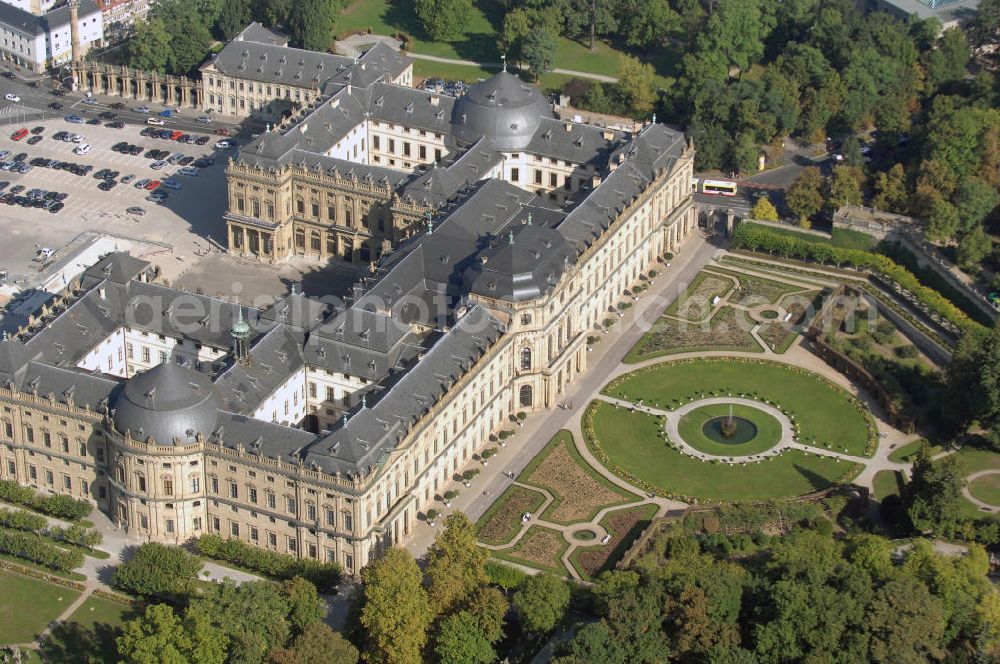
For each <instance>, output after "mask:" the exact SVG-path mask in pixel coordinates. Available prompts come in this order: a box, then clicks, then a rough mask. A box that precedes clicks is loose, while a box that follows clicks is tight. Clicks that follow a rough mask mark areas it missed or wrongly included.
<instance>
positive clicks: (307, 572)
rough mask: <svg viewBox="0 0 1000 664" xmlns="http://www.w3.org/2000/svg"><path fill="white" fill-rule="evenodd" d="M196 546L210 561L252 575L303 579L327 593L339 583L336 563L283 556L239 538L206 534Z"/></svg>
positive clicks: (338, 568) (339, 573)
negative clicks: (232, 566) (231, 566)
mask: <svg viewBox="0 0 1000 664" xmlns="http://www.w3.org/2000/svg"><path fill="white" fill-rule="evenodd" d="M195 546H196V547H197V549H198V553H200V554H202V555H203V556H205V557H207V558H215V559H216V560H222V561H224V562H228V563H232V564H234V565H237V566H239V567H243V568H245V569H248V570H250V571H252V572H259V573H260V574H263V575H265V576H269V577H271V578H275V579H291V578H294V577H296V576H301V577H302V578H303V579H305V580H307V581H310V582H312V584H313V585H314V586H316V589H317V590H318V591H319V592H321V593H324V594H333V593H335V592H336V591H337V585H338V584H339V583H340V577H341V570H340V565H338V564H337V563H321V562H319V561H317V560H312V559H311V558H296V557H295V556H290V555H287V554H284V553H276V552H274V551H268V550H267V549H261V548H259V547H256V546H253V545H251V544H247V543H245V542H242V541H240V540H238V539H225V538H223V537H221V536H219V535H214V534H211V533H207V534H205V535H202V536H201V537H199V538H198V540H197V542H196V543H195Z"/></svg>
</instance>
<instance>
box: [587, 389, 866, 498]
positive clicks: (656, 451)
mask: <svg viewBox="0 0 1000 664" xmlns="http://www.w3.org/2000/svg"><path fill="white" fill-rule="evenodd" d="M584 417H585V424H584V430H585V432H587V433H588V434H591V433H592V435H588V437H587V444H588V445H589V446H590V448H591V451H592V452H593V453H594V454H595V456H597V457H598V458H599V459H602V460H604V459H607V463H608V467H609V470H612V472H615V473H616V474H618V475H619V476H620V477H622V478H623V479H626V480H628V481H633V480H638V481H639V482H641V483H643V484H644V485H646V486H650V487H653V488H655V489H656V490H658V491H659V492H661V493H665V494H668V495H676V496H680V497H687V498H699V499H707V500H718V501H740V500H767V499H770V498H785V497H789V496H798V495H803V494H807V493H812V492H813V491H817V490H820V489H825V488H827V487H829V486H832V485H834V484H836V483H838V482H840V481H842V480H846V479H849V478H851V477H854V476H855V475H856V474H857V472H858V471H859V470H860V469H861V466H860V464H856V463H850V462H845V461H838V460H836V459H833V458H830V457H821V456H818V455H815V454H809V453H806V452H801V451H799V450H786V451H784V452H783V453H782V454H780V455H778V456H776V457H772V458H769V459H767V460H765V461H760V462H748V463H747V464H746V465H735V464H724V463H712V462H705V461H700V460H698V459H695V458H693V457H690V456H688V455H686V454H684V453H682V452H678V451H677V450H675V449H673V448H671V447H669V446H668V445H667V444H666V442H665V441H663V440H662V438H660V437H659V432H660V430H661V429H660V420H659V418H656V417H654V416H652V415H648V414H646V413H642V412H634V411H631V410H628V409H624V408H615V407H614V406H612V405H611V404H608V403H605V402H594V403H593V404H591V406H590V408H588V411H587V413H586V414H585V415H584Z"/></svg>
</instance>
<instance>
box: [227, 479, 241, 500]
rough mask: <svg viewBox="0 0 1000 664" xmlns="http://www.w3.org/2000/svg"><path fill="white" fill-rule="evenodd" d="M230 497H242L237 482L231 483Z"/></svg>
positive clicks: (234, 498)
mask: <svg viewBox="0 0 1000 664" xmlns="http://www.w3.org/2000/svg"><path fill="white" fill-rule="evenodd" d="M229 497H230V498H232V499H233V500H236V499H237V498H239V497H240V491H239V488H238V487H237V486H236V483H235V482H230V483H229Z"/></svg>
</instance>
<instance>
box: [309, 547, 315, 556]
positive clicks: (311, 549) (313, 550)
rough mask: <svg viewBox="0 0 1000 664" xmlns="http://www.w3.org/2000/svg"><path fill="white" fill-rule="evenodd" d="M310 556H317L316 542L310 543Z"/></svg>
mask: <svg viewBox="0 0 1000 664" xmlns="http://www.w3.org/2000/svg"><path fill="white" fill-rule="evenodd" d="M309 557H310V558H315V557H316V545H315V544H310V545H309Z"/></svg>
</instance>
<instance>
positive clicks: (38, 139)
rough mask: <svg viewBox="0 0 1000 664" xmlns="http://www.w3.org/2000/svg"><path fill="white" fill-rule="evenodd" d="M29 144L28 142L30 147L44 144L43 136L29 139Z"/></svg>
mask: <svg viewBox="0 0 1000 664" xmlns="http://www.w3.org/2000/svg"><path fill="white" fill-rule="evenodd" d="M27 142H28V145H38V144H39V143H41V142H42V137H41V136H32V137H31V138H29V139H28V141H27Z"/></svg>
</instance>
